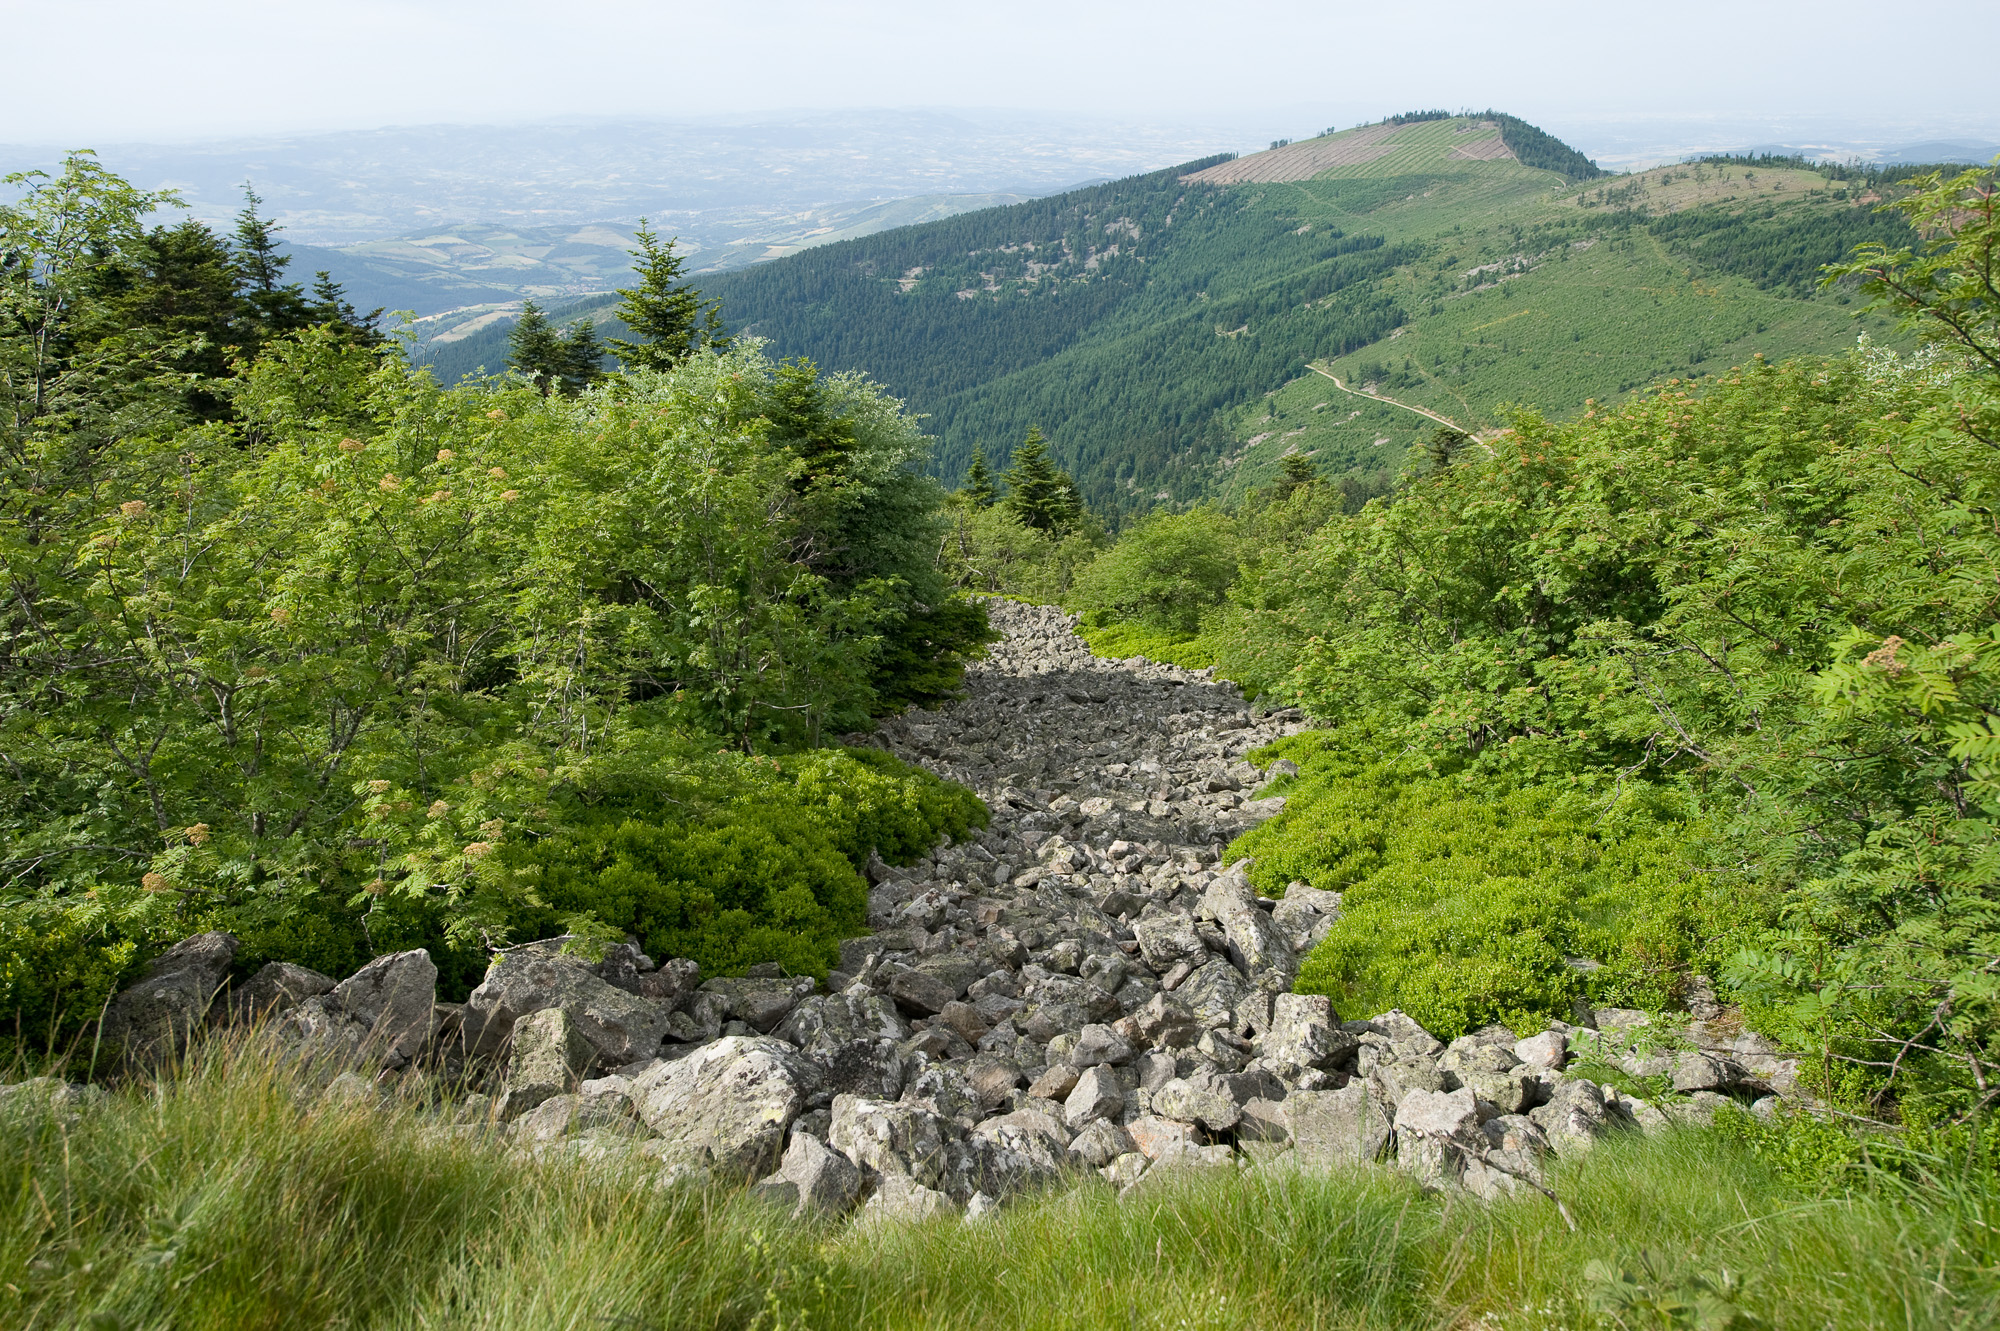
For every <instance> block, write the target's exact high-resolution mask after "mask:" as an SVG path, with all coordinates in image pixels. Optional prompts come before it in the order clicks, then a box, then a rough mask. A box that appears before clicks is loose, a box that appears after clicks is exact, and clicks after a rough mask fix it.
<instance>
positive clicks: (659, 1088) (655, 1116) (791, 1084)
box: [632, 1036, 819, 1178]
mask: <svg viewBox="0 0 2000 1331" xmlns="http://www.w3.org/2000/svg"><path fill="white" fill-rule="evenodd" d="M818 1083H819V1074H818V1070H817V1069H816V1068H815V1067H814V1066H813V1065H812V1063H811V1062H810V1061H808V1060H807V1059H806V1057H805V1056H804V1055H803V1054H801V1053H800V1052H799V1051H798V1050H797V1049H794V1048H793V1047H792V1046H791V1045H788V1044H786V1043H785V1042H784V1041H782V1040H775V1039H772V1038H771V1037H769V1036H729V1037H725V1038H723V1039H720V1040H717V1041H716V1042H715V1043H714V1044H709V1045H704V1046H702V1047H701V1048H699V1049H697V1050H695V1051H694V1052H693V1053H691V1054H689V1055H688V1056H687V1057H685V1058H681V1059H677V1060H675V1061H674V1062H671V1063H661V1064H659V1065H657V1066H656V1067H654V1068H652V1069H651V1070H649V1071H647V1072H644V1073H642V1074H640V1076H638V1077H637V1078H636V1079H634V1081H633V1084H632V1091H633V1095H632V1098H633V1100H634V1102H635V1103H636V1104H637V1105H638V1107H639V1115H640V1117H641V1118H643V1119H644V1120H645V1122H646V1125H647V1126H648V1127H650V1128H651V1129H652V1130H653V1131H654V1132H656V1133H658V1134H659V1136H660V1137H661V1138H662V1140H663V1142H664V1143H665V1145H664V1146H663V1147H662V1148H661V1152H660V1155H661V1159H662V1160H663V1161H665V1162H666V1163H668V1164H670V1165H678V1166H684V1167H691V1168H694V1169H701V1170H708V1171H712V1172H713V1173H715V1174H717V1175H720V1176H723V1177H731V1178H751V1177H755V1176H756V1175H757V1174H759V1173H762V1172H764V1170H765V1169H767V1168H768V1167H769V1166H770V1164H771V1163H772V1162H773V1161H775V1160H776V1159H777V1158H778V1155H779V1152H780V1151H781V1150H782V1149H783V1147H784V1144H785V1138H786V1133H787V1129H789V1128H790V1127H791V1125H792V1120H793V1119H795V1118H797V1117H798V1116H799V1114H800V1112H801V1111H802V1110H803V1109H804V1108H805V1103H806V1099H807V1097H809V1096H810V1095H811V1094H813V1092H814V1091H816V1090H817V1089H818Z"/></svg>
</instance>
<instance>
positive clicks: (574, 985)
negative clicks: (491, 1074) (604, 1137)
mask: <svg viewBox="0 0 2000 1331" xmlns="http://www.w3.org/2000/svg"><path fill="white" fill-rule="evenodd" d="M552 1007H559V1008H561V1009H562V1010H563V1011H565V1012H567V1013H568V1014H569V1018H570V1020H571V1021H572V1022H573V1023H575V1025H576V1029H577V1032H578V1033H579V1034H580V1035H581V1036H582V1037H583V1039H584V1041H585V1042H586V1043H588V1044H589V1045H590V1047H591V1049H592V1050H594V1051H595V1052H596V1056H597V1062H598V1063H599V1064H600V1065H601V1066H604V1067H622V1066H624V1065H625V1064H627V1063H636V1062H638V1061H639V1060H641V1059H646V1058H651V1057H653V1056H654V1055H655V1054H657V1053H658V1052H659V1050H660V1041H661V1040H662V1039H663V1038H664V1037H665V1036H666V1034H667V1031H668V1027H669V1024H670V1023H669V1019H670V1017H671V1016H672V1011H671V1009H670V1008H669V1007H668V1006H667V1004H666V1003H664V1002H662V1001H659V1000H655V999H649V998H641V997H639V996H638V995H637V994H628V993H626V992H625V991H624V990H622V989H618V988H615V987H613V986H612V985H609V984H607V983H605V981H604V980H603V979H602V978H601V977H599V976H597V975H594V974H592V973H591V971H590V968H589V966H588V965H587V964H586V963H585V962H583V961H582V960H581V959H580V958H576V957H568V956H562V955H559V954H556V953H554V952H551V951H548V950H546V949H540V948H520V949H516V950H514V951H511V952H504V953H501V954H500V955H499V956H498V957H496V958H495V959H494V961H493V964H492V965H491V966H489V967H488V968H487V970H486V978H485V979H484V980H483V981H482V982H481V983H480V985H479V987H478V988H477V989H474V990H473V991H472V995H471V997H469V998H467V999H466V1002H465V1042H466V1052H467V1053H468V1054H470V1055H472V1056H475V1057H493V1056H495V1055H497V1054H498V1053H499V1052H500V1050H501V1049H502V1047H504V1045H505V1044H506V1042H507V1038H508V1036H510V1035H512V1034H513V1031H514V1023H515V1022H516V1021H519V1020H520V1019H521V1018H522V1017H525V1016H527V1015H528V1014H529V1013H530V1012H540V1011H541V1010H543V1009H544V1008H552ZM706 1015H713V1014H706ZM716 1024H717V1026H718V1027H719V1026H720V1023H719V1022H718V1023H716ZM709 1038H713V1035H712V1033H709Z"/></svg>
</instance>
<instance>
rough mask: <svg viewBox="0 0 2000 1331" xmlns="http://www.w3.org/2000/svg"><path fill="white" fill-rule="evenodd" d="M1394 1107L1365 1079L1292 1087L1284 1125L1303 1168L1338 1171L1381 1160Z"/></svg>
mask: <svg viewBox="0 0 2000 1331" xmlns="http://www.w3.org/2000/svg"><path fill="white" fill-rule="evenodd" d="M1394 1112H1395V1111H1394V1110H1393V1109H1392V1108H1391V1107H1390V1106H1389V1105H1387V1104H1385V1103H1384V1102H1383V1100H1382V1098H1381V1096H1380V1095H1379V1094H1377V1093H1376V1092H1375V1090H1374V1088H1373V1086H1372V1085H1371V1084H1370V1083H1369V1082H1366V1081H1360V1080H1356V1081H1351V1082H1349V1083H1348V1084H1347V1085H1345V1086H1343V1087H1341V1088H1340V1089H1339V1090H1334V1091H1293V1092H1292V1093H1291V1094H1290V1095H1288V1096H1286V1097H1285V1125H1286V1126H1287V1127H1288V1128H1290V1129H1291V1134H1292V1146H1293V1150H1294V1152H1295V1153H1296V1155H1297V1158H1298V1162H1299V1166H1300V1167H1301V1168H1304V1169H1338V1168H1345V1167H1348V1166H1351V1165H1362V1164H1367V1163H1369V1162H1371V1161H1374V1160H1379V1159H1381V1158H1382V1156H1383V1155H1384V1154H1385V1153H1386V1152H1387V1150H1388V1147H1389V1142H1390V1139H1391V1136H1392V1133H1393V1129H1394V1121H1393V1115H1394Z"/></svg>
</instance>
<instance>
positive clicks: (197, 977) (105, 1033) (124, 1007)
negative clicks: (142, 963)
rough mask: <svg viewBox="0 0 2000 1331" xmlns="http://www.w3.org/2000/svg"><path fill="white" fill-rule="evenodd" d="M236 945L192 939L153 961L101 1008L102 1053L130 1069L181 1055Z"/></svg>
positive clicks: (218, 938)
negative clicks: (118, 1058)
mask: <svg viewBox="0 0 2000 1331" xmlns="http://www.w3.org/2000/svg"><path fill="white" fill-rule="evenodd" d="M238 946H239V944H238V942H237V939H236V936H235V935H234V934H226V933H205V934H196V935H195V936H194V937H192V938H186V939H183V940H181V941H180V942H179V943H176V944H175V945H174V946H173V947H171V948H169V949H167V950H166V951H165V952H163V953H161V954H160V955H159V956H157V957H155V958H154V959H153V961H152V963H151V964H150V965H148V966H147V967H146V973H145V974H144V975H143V976H141V977H140V978H139V981H138V983H136V984H134V985H132V986H130V987H129V988H127V989H124V990H121V991H120V992H119V993H118V995H117V996H116V997H115V998H113V999H112V1000H111V1002H110V1004H109V1005H108V1006H107V1007H106V1008H105V1009H104V1017H103V1020H102V1021H101V1022H100V1024H99V1028H98V1029H99V1035H100V1038H101V1039H102V1041H103V1044H104V1047H105V1050H106V1051H107V1052H115V1053H116V1054H117V1055H118V1056H121V1057H123V1058H124V1059H126V1060H127V1061H129V1062H132V1063H134V1064H139V1063H152V1062H157V1061H159V1060H161V1059H163V1058H168V1057H171V1056H172V1055H174V1054H177V1053H179V1052H180V1051H181V1050H182V1049H184V1048H185V1047H186V1045H187V1039H188V1036H189V1035H190V1034H191V1033H192V1032H193V1031H195V1030H196V1029H197V1028H199V1027H200V1026H201V1025H202V1024H203V1022H205V1021H206V1020H207V1019H208V1009H209V1004H211V1003H212V1002H214V1001H215V995H216V991H217V990H219V989H221V988H222V982H223V981H224V980H225V979H227V978H228V976H229V966H230V963H231V962H233V961H234V960H235V959H236V949H237V947H238Z"/></svg>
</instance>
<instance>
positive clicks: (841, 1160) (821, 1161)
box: [757, 1132, 861, 1215]
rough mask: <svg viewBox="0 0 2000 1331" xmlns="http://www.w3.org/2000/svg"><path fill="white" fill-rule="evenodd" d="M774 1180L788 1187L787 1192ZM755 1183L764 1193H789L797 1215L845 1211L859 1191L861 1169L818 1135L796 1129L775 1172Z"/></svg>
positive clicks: (843, 1212)
mask: <svg viewBox="0 0 2000 1331" xmlns="http://www.w3.org/2000/svg"><path fill="white" fill-rule="evenodd" d="M773 1184H782V1185H784V1186H785V1187H788V1188H789V1189H790V1192H789V1194H783V1193H781V1192H780V1191H779V1190H778V1189H774V1188H773V1187H772V1185H773ZM757 1187H758V1189H759V1190H760V1191H762V1192H763V1193H764V1195H766V1196H767V1197H772V1198H774V1199H775V1198H777V1197H778V1196H788V1198H789V1201H788V1205H789V1207H790V1209H792V1210H793V1211H794V1212H795V1213H796V1214H798V1215H805V1214H807V1213H811V1214H814V1215H845V1214H846V1213H847V1212H848V1211H850V1210H852V1209H853V1207H854V1202H855V1199H856V1198H857V1197H859V1196H860V1195H861V1171H860V1170H859V1169H858V1168H856V1167H855V1164H854V1162H853V1161H852V1160H849V1159H848V1158H847V1157H846V1156H844V1155H842V1154H841V1153H840V1152H839V1151H835V1150H832V1149H830V1148H829V1147H828V1146H827V1145H826V1144H825V1143H824V1142H821V1141H820V1140H819V1139H818V1138H816V1137H812V1136H809V1135H808V1134H806V1133H803V1132H795V1133H793V1134H792V1143H791V1145H790V1146H788V1147H786V1148H785V1155H784V1158H783V1159H782V1160H780V1161H779V1162H778V1168H777V1172H776V1173H774V1174H772V1175H771V1176H770V1177H769V1178H767V1179H765V1180H764V1181H763V1182H761V1183H759V1184H758V1185H757Z"/></svg>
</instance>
